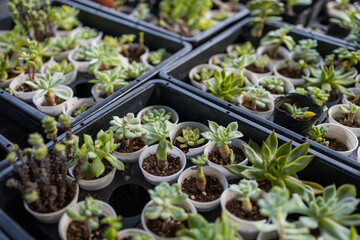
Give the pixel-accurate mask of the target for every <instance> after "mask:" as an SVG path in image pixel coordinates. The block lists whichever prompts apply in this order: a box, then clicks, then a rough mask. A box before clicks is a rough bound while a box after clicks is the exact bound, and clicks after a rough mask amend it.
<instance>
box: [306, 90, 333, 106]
mask: <svg viewBox="0 0 360 240" xmlns="http://www.w3.org/2000/svg"><path fill="white" fill-rule="evenodd" d="M307 90H308V92H309V95H310V97H311V98H312V100H314V102H315V103H316V104H317V105H319V106H320V107H321V106H323V105H324V102H327V101H328V100H329V97H330V94H329V93H327V92H325V91H324V90H322V89H321V88H318V87H308V88H307Z"/></svg>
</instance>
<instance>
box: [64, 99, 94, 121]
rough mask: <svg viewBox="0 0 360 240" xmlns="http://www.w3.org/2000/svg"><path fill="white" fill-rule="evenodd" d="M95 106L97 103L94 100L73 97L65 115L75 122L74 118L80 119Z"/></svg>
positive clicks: (65, 110)
mask: <svg viewBox="0 0 360 240" xmlns="http://www.w3.org/2000/svg"><path fill="white" fill-rule="evenodd" d="M95 104H96V102H95V101H94V100H93V99H89V98H80V99H78V98H77V97H73V98H72V99H71V100H70V101H69V103H68V104H67V105H66V107H65V109H64V110H63V113H64V114H66V115H68V116H70V118H71V120H74V118H76V117H78V116H79V115H80V114H82V113H84V112H85V111H86V110H88V109H89V108H91V107H92V106H94V105H95Z"/></svg>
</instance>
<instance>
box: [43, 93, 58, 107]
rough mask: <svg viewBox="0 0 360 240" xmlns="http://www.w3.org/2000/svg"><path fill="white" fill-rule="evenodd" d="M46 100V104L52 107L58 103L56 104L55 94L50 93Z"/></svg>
mask: <svg viewBox="0 0 360 240" xmlns="http://www.w3.org/2000/svg"><path fill="white" fill-rule="evenodd" d="M45 100H46V102H47V103H48V104H49V105H50V106H55V105H56V102H55V94H54V93H52V92H48V93H47V94H46V95H45Z"/></svg>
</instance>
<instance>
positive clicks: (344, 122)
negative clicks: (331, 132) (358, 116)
mask: <svg viewBox="0 0 360 240" xmlns="http://www.w3.org/2000/svg"><path fill="white" fill-rule="evenodd" d="M335 120H336V121H337V122H339V123H340V124H342V125H344V126H347V127H353V128H359V127H360V124H359V123H357V122H356V121H355V120H354V121H353V123H352V124H350V122H349V121H348V120H347V118H346V117H337V118H335Z"/></svg>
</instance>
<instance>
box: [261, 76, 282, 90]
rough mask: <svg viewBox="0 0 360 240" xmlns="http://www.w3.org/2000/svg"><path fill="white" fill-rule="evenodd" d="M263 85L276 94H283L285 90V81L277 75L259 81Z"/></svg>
mask: <svg viewBox="0 0 360 240" xmlns="http://www.w3.org/2000/svg"><path fill="white" fill-rule="evenodd" d="M259 84H260V85H261V86H263V87H264V88H266V89H267V90H268V91H271V92H273V93H276V94H282V93H284V91H285V88H284V82H283V81H282V80H281V79H279V78H277V77H267V78H265V79H263V80H261V82H260V83H259Z"/></svg>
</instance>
